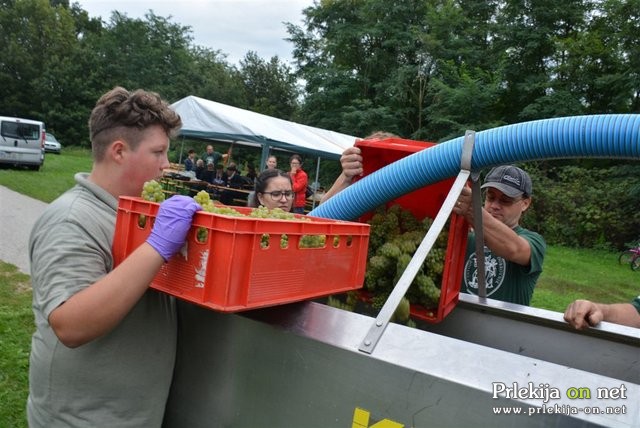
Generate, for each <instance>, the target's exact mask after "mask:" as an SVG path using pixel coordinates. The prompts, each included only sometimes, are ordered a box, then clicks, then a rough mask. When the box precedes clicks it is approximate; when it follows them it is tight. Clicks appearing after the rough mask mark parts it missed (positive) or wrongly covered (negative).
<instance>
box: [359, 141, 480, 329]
mask: <svg viewBox="0 0 640 428" xmlns="http://www.w3.org/2000/svg"><path fill="white" fill-rule="evenodd" d="M355 145H356V147H359V148H360V150H361V151H362V158H363V169H364V173H363V176H366V175H368V174H371V173H373V172H375V171H377V170H378V169H380V168H382V167H384V166H386V165H388V164H390V163H393V162H395V161H397V160H400V159H402V158H403V157H405V156H408V155H411V154H413V153H416V152H418V151H421V150H425V149H428V148H429V147H432V146H434V145H435V143H430V142H424V141H414V140H405V139H400V138H387V139H384V140H359V141H357V142H356V144H355ZM454 181H455V180H454V179H447V180H443V181H440V182H438V183H434V184H431V185H429V186H425V187H423V188H420V189H418V190H415V191H413V192H411V193H407V194H405V195H402V196H401V197H399V198H397V199H394V200H392V201H389V202H387V204H386V206H387V207H391V206H392V205H400V206H401V207H403V208H404V209H406V210H409V211H411V213H412V214H413V215H414V216H415V217H416V218H418V219H419V220H422V219H424V218H425V217H430V218H435V217H436V215H437V214H438V211H439V210H440V208H441V207H442V204H443V203H444V200H445V199H446V197H447V195H448V194H449V190H451V186H453V182H454ZM372 215H373V214H372V213H367V214H365V215H364V216H362V217H361V218H360V219H359V221H362V222H364V221H367V220H368V219H369V218H371V216H372ZM468 232H469V225H468V223H467V221H466V220H465V219H464V218H463V217H460V216H458V215H456V214H455V213H452V214H451V218H450V222H449V237H448V243H447V252H446V256H445V263H444V269H443V272H442V284H441V288H440V301H439V303H438V307H437V308H434V309H425V308H424V307H422V306H419V305H414V304H412V305H411V316H413V317H415V318H417V319H420V320H422V321H426V322H430V323H437V322H440V321H442V320H443V319H444V317H446V316H447V315H448V314H449V313H450V312H451V311H452V310H453V308H455V306H456V304H457V303H458V296H459V294H460V284H461V282H462V273H463V269H464V262H465V255H466V248H467V234H468Z"/></svg>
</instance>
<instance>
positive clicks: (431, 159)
mask: <svg viewBox="0 0 640 428" xmlns="http://www.w3.org/2000/svg"><path fill="white" fill-rule="evenodd" d="M463 141H464V137H458V138H455V139H453V140H448V141H445V142H443V143H440V144H437V145H435V146H433V147H431V148H429V149H426V150H422V151H420V152H417V153H414V154H412V155H410V156H407V157H405V158H402V159H400V160H398V161H397V162H394V163H392V164H390V165H387V166H386V167H384V168H381V169H379V170H377V171H375V172H374V173H372V174H370V175H368V176H366V177H364V178H362V179H361V180H358V181H357V182H356V183H354V184H353V185H351V186H350V187H349V188H347V189H345V190H343V191H342V192H340V193H338V194H337V195H335V196H333V197H332V198H331V199H329V200H328V201H326V202H325V203H323V204H322V205H320V206H318V207H317V208H316V209H314V210H313V211H311V212H310V213H309V215H312V216H316V217H325V218H332V219H337V220H354V219H357V218H358V217H360V216H361V215H363V214H364V213H366V212H368V211H371V210H373V209H374V208H376V207H378V206H380V205H382V204H384V203H386V202H388V201H391V200H393V199H395V198H397V197H399V196H402V195H404V194H407V193H410V192H412V191H414V190H416V189H419V188H421V187H424V186H428V185H430V184H433V183H437V182H438V181H440V180H444V179H446V178H451V177H455V176H457V175H458V172H459V171H460V157H461V151H462V144H463ZM569 158H607V159H610V158H619V159H640V115H637V114H611V115H593V116H575V117H561V118H555V119H544V120H536V121H532V122H524V123H519V124H515V125H508V126H502V127H499V128H493V129H489V130H486V131H480V132H478V133H476V139H475V145H474V148H473V157H472V161H471V168H472V169H473V170H474V171H477V170H481V169H483V168H487V167H491V166H495V165H500V164H508V163H515V162H525V161H530V160H543V159H569ZM365 162H366V159H365Z"/></svg>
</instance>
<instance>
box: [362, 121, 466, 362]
mask: <svg viewBox="0 0 640 428" xmlns="http://www.w3.org/2000/svg"><path fill="white" fill-rule="evenodd" d="M474 136H475V133H471V134H470V133H469V132H467V134H466V135H465V141H464V145H463V152H462V155H461V164H462V165H465V166H470V165H471V157H470V154H471V152H472V150H473V143H474ZM469 174H470V172H469V170H468V169H465V168H463V169H461V170H460V173H459V174H458V176H457V177H456V179H455V181H454V182H453V185H452V186H451V189H450V190H449V194H448V195H447V197H446V198H445V200H444V203H443V204H442V206H441V207H440V211H438V214H437V215H436V218H435V219H434V220H433V223H432V225H431V227H430V228H429V230H428V231H427V234H426V235H425V237H424V239H423V240H422V242H421V243H420V246H419V247H418V249H417V250H416V252H415V254H414V255H413V257H412V258H411V261H410V262H409V264H408V265H407V267H406V269H405V270H404V272H403V273H402V276H401V277H400V279H399V280H398V283H397V284H396V285H395V287H394V288H393V290H392V291H391V294H390V295H389V298H388V299H387V301H386V302H385V303H384V305H383V306H382V309H380V313H378V316H377V317H376V319H375V322H374V324H373V325H372V326H371V328H370V329H369V331H368V333H367V335H366V336H365V338H364V340H363V341H362V343H361V344H360V346H359V348H358V349H359V350H360V351H362V352H365V353H367V354H371V353H372V352H373V350H374V349H375V347H376V345H377V344H378V341H379V340H380V338H381V337H382V334H383V333H384V331H385V329H386V328H387V325H389V322H390V320H391V317H392V316H393V313H394V312H395V311H396V309H397V308H398V305H399V304H400V301H401V300H402V298H403V297H404V295H405V294H406V293H407V290H408V289H409V286H410V285H411V283H412V282H413V279H414V278H415V277H416V275H417V274H418V271H419V270H420V267H421V266H422V264H423V263H424V260H425V259H426V258H427V255H428V254H429V251H431V248H432V247H433V244H435V242H436V239H437V238H438V236H439V235H440V232H441V231H442V229H443V228H444V226H445V224H446V222H447V219H448V218H449V216H450V215H451V211H452V210H453V206H454V205H455V203H456V201H457V199H458V197H459V196H460V192H461V191H462V189H463V187H464V186H465V184H466V182H467V180H468V179H469Z"/></svg>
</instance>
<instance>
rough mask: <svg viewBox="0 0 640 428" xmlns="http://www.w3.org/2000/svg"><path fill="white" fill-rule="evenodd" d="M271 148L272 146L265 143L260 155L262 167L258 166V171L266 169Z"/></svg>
mask: <svg viewBox="0 0 640 428" xmlns="http://www.w3.org/2000/svg"><path fill="white" fill-rule="evenodd" d="M270 149H271V146H269V145H268V144H266V143H265V144H263V145H262V154H261V155H260V167H259V168H258V171H260V172H262V170H264V169H265V166H266V165H267V159H269V150H270Z"/></svg>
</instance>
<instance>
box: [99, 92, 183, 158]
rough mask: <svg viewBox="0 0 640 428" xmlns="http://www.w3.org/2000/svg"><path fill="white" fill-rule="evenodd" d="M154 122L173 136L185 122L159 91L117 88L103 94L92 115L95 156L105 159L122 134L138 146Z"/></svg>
mask: <svg viewBox="0 0 640 428" xmlns="http://www.w3.org/2000/svg"><path fill="white" fill-rule="evenodd" d="M154 125H160V126H161V127H162V129H164V131H165V132H166V134H167V136H168V137H172V136H174V134H175V133H176V132H177V131H178V130H179V129H180V127H181V126H182V120H181V119H180V116H179V115H178V114H177V113H176V112H175V111H173V110H172V109H171V107H170V106H169V104H168V103H167V102H166V101H164V100H163V99H162V98H160V95H158V94H156V93H155V92H148V91H144V90H142V89H138V90H136V91H135V92H129V91H127V90H126V89H124V88H122V87H119V86H117V87H115V88H113V89H112V90H110V91H109V92H107V93H106V94H104V95H103V96H102V97H100V99H99V100H98V102H97V103H96V106H95V107H94V108H93V111H92V112H91V117H90V118H89V135H90V136H91V150H92V152H93V157H94V159H95V160H96V161H100V160H102V159H103V158H104V154H105V152H106V149H107V147H109V145H110V144H111V143H112V142H113V141H115V140H116V139H118V138H122V139H124V140H125V141H127V143H128V144H129V145H130V146H131V148H132V149H133V150H135V149H136V148H137V146H138V144H139V143H140V140H141V139H142V133H143V132H144V130H146V129H147V128H149V127H150V126H154Z"/></svg>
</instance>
